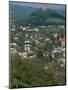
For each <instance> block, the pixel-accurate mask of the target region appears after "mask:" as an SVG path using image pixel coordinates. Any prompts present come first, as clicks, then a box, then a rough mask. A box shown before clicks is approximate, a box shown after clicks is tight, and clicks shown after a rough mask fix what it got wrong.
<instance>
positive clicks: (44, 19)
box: [27, 8, 64, 25]
mask: <svg viewBox="0 0 68 90" xmlns="http://www.w3.org/2000/svg"><path fill="white" fill-rule="evenodd" d="M27 22H28V23H31V24H32V25H47V24H51V25H52V24H64V16H63V15H61V14H59V13H57V12H56V11H54V10H52V9H48V8H47V9H45V10H43V9H42V8H40V9H39V10H37V11H35V12H33V13H32V14H31V15H30V16H29V17H28V19H27Z"/></svg>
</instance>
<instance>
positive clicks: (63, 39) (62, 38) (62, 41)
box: [59, 37, 65, 47]
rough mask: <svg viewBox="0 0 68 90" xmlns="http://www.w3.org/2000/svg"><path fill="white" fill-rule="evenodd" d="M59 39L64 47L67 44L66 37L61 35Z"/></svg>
mask: <svg viewBox="0 0 68 90" xmlns="http://www.w3.org/2000/svg"><path fill="white" fill-rule="evenodd" d="M59 41H60V44H61V46H62V47H64V46H65V37H60V39H59Z"/></svg>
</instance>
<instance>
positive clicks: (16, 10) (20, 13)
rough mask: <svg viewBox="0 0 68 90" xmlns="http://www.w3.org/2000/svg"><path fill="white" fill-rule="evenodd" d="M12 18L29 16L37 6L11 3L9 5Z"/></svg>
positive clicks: (21, 18) (14, 19) (17, 18)
mask: <svg viewBox="0 0 68 90" xmlns="http://www.w3.org/2000/svg"><path fill="white" fill-rule="evenodd" d="M9 10H10V15H11V20H13V21H20V20H23V19H25V18H26V17H28V16H29V15H30V14H32V12H34V11H36V10H37V8H33V7H25V6H19V5H10V7H9Z"/></svg>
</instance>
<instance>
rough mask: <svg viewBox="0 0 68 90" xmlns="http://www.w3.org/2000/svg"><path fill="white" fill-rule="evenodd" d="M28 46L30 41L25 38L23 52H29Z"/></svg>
mask: <svg viewBox="0 0 68 90" xmlns="http://www.w3.org/2000/svg"><path fill="white" fill-rule="evenodd" d="M30 47H31V42H30V41H29V40H25V41H24V50H25V52H30V51H31V49H30Z"/></svg>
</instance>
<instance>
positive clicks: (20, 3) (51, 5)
mask: <svg viewBox="0 0 68 90" xmlns="http://www.w3.org/2000/svg"><path fill="white" fill-rule="evenodd" d="M10 4H11V5H18V6H25V7H34V8H42V7H46V8H51V9H58V10H59V9H61V10H65V5H63V4H47V3H45V4H44V3H28V2H18V1H11V3H10Z"/></svg>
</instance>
